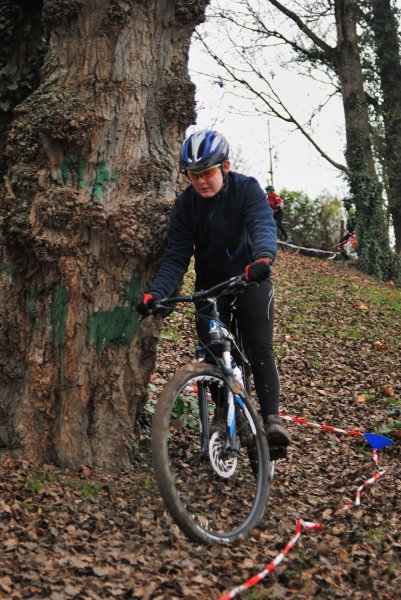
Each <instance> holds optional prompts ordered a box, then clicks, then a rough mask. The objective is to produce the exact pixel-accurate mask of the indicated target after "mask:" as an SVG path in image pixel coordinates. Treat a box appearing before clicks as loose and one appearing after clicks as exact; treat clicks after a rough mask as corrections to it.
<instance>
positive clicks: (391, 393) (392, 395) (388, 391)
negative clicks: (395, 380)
mask: <svg viewBox="0 0 401 600" xmlns="http://www.w3.org/2000/svg"><path fill="white" fill-rule="evenodd" d="M383 392H384V393H385V394H386V396H388V397H389V398H395V393H394V390H393V388H392V387H391V386H389V385H385V386H384V388H383Z"/></svg>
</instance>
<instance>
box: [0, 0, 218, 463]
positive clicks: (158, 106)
mask: <svg viewBox="0 0 401 600" xmlns="http://www.w3.org/2000/svg"><path fill="white" fill-rule="evenodd" d="M207 3H208V0H197V1H195V2H194V1H193V0H175V1H174V2H171V1H169V0H146V1H143V0H137V1H135V2H127V1H126V0H71V1H68V2H67V1H64V0H62V1H61V2H60V1H57V2H56V1H53V0H44V1H43V2H42V1H39V0H35V1H32V2H23V1H22V0H19V1H17V2H9V1H8V2H7V1H6V2H3V3H2V6H1V8H0V16H2V17H6V19H2V20H1V21H0V22H1V23H2V27H3V28H6V29H7V31H8V32H10V31H12V35H9V36H8V37H7V38H6V39H7V47H6V48H5V50H4V53H3V55H1V56H2V60H3V59H5V60H6V64H9V65H10V64H11V65H15V73H16V75H17V77H16V79H17V80H18V75H21V74H22V72H23V69H25V68H27V67H28V68H29V60H30V55H29V53H28V52H26V46H25V48H23V43H22V42H23V41H24V40H26V38H27V33H28V35H30V36H31V37H32V36H36V35H37V34H38V30H37V28H40V33H41V36H40V37H41V39H42V40H43V47H42V51H41V53H40V56H41V59H40V62H41V65H42V69H41V76H40V80H39V79H38V80H37V81H35V78H33V79H32V81H33V83H35V87H34V89H32V90H25V93H24V96H25V100H23V101H22V102H21V98H16V97H15V96H12V94H11V93H10V103H9V104H7V103H5V104H3V109H4V110H5V111H6V118H7V119H8V121H10V119H11V121H10V122H9V123H8V122H7V123H5V122H4V118H3V130H4V128H5V127H6V126H7V138H6V144H5V147H3V155H2V158H3V160H2V165H3V173H4V180H3V181H4V183H3V184H2V185H1V190H0V191H1V209H0V211H1V212H0V224H1V229H0V235H1V237H0V242H1V266H2V268H1V272H0V383H1V385H0V443H1V444H2V445H6V446H8V447H11V448H13V450H14V451H15V452H20V453H23V454H25V455H26V456H28V457H30V458H31V459H34V460H38V461H47V462H49V461H56V462H57V463H59V464H61V465H64V466H68V467H73V468H75V467H77V466H79V465H80V464H82V463H86V464H92V465H97V466H102V467H106V468H113V469H117V468H119V467H122V466H127V465H128V464H129V462H130V460H131V455H130V452H131V450H130V449H131V446H132V432H133V425H134V423H135V420H136V418H137V415H138V411H139V410H140V408H141V405H142V403H143V402H144V398H145V393H146V386H147V383H148V380H149V376H150V373H151V371H152V368H153V366H154V359H155V342H156V337H157V335H158V326H157V324H155V323H153V322H152V320H149V322H147V321H144V322H143V323H142V324H141V323H140V321H139V317H138V315H137V313H136V312H135V310H134V305H135V302H136V299H137V296H138V294H139V292H140V290H143V289H144V288H145V287H146V285H147V284H148V282H149V279H150V278H151V277H152V275H153V273H154V271H155V268H156V263H157V259H158V257H159V254H160V249H161V244H162V240H163V233H164V231H165V228H166V223H167V219H168V213H169V209H170V206H171V204H172V202H173V199H174V196H175V193H176V190H177V185H178V184H177V182H178V169H177V155H178V149H179V140H180V139H181V138H182V136H183V134H184V131H185V128H186V127H187V126H188V125H189V124H190V123H191V122H192V121H193V120H194V117H195V114H194V99H193V96H194V86H193V84H192V83H191V82H190V80H189V77H188V73H187V54H188V48H189V44H190V39H191V35H192V32H193V29H194V27H195V25H196V24H197V23H200V22H201V21H202V19H203V18H204V11H205V8H206V5H207ZM14 8H15V9H16V10H14ZM4 23H6V25H4ZM19 42H21V43H19ZM24 43H25V42H24ZM37 67H38V63H35V65H34V66H32V69H33V72H35V73H36V71H37ZM11 91H12V90H10V92H11ZM6 100H7V98H6ZM3 101H4V98H3ZM18 102H19V103H18ZM13 104H15V106H14V109H13V111H12V112H11V108H12V106H13ZM3 116H4V115H3Z"/></svg>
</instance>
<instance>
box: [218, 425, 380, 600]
mask: <svg viewBox="0 0 401 600" xmlns="http://www.w3.org/2000/svg"><path fill="white" fill-rule="evenodd" d="M280 417H281V418H282V419H285V420H286V421H293V422H294V423H299V424H301V425H309V426H311V427H316V428H318V429H323V430H325V431H333V432H335V433H346V434H348V435H355V436H359V437H365V435H364V434H363V433H361V432H360V431H352V430H347V429H341V428H339V427H332V426H331V425H322V424H320V423H314V422H313V421H307V420H306V419H302V418H299V417H289V416H287V415H283V414H280ZM373 461H374V462H375V463H376V465H377V467H378V469H379V470H378V471H377V472H376V473H375V474H374V475H373V477H371V478H370V479H368V480H367V481H365V483H363V484H362V485H360V486H359V488H358V489H357V491H356V497H355V502H354V503H350V504H347V505H345V506H342V507H340V508H338V509H337V510H336V511H335V513H334V514H335V515H337V514H339V513H340V512H343V511H345V510H349V509H351V508H353V507H354V506H359V505H360V503H361V492H362V490H363V489H364V488H365V487H366V486H368V485H373V483H375V481H377V479H379V478H380V477H382V475H384V474H385V473H387V469H380V467H379V460H378V457H377V450H376V449H373ZM302 529H306V530H309V529H324V525H320V524H319V523H313V522H311V521H304V520H303V519H298V520H297V525H296V529H295V535H294V537H293V538H292V539H291V540H290V541H289V542H288V544H287V545H286V546H285V548H284V549H283V550H282V551H281V552H280V554H278V555H277V556H276V558H275V559H274V560H272V562H271V563H269V565H268V566H267V567H266V568H265V569H264V570H263V571H261V572H260V573H258V574H257V575H254V576H253V577H251V578H250V579H248V581H246V582H245V583H243V584H242V585H240V586H238V587H236V588H234V589H233V590H231V591H230V592H227V593H225V594H223V595H222V596H220V597H219V600H229V599H230V598H234V597H235V596H237V595H238V594H240V593H241V592H243V591H245V590H248V589H249V588H251V587H253V586H254V585H256V584H257V583H259V582H260V581H262V579H264V578H265V577H266V576H267V575H269V574H270V573H271V572H272V571H273V570H274V569H275V568H276V567H277V565H279V564H280V563H281V561H282V560H283V559H284V557H285V555H286V554H287V553H288V552H289V551H290V550H292V548H293V547H294V546H295V544H296V543H297V541H298V539H299V537H300V536H301V533H302Z"/></svg>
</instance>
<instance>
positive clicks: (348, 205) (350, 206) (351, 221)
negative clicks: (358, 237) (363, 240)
mask: <svg viewBox="0 0 401 600" xmlns="http://www.w3.org/2000/svg"><path fill="white" fill-rule="evenodd" d="M343 206H344V208H345V214H346V219H347V221H346V225H345V227H346V230H347V231H346V233H345V234H344V235H343V237H342V238H341V239H340V241H339V242H338V249H339V250H340V252H341V254H342V256H343V257H344V258H345V259H346V260H348V259H349V256H348V254H347V251H346V249H345V244H346V243H347V242H348V240H349V238H350V237H351V236H353V235H355V225H356V208H355V205H354V202H353V199H352V198H350V197H347V198H344V199H343Z"/></svg>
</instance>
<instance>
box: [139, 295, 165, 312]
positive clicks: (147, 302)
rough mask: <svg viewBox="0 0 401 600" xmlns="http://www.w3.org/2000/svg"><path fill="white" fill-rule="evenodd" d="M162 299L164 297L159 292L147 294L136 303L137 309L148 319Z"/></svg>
mask: <svg viewBox="0 0 401 600" xmlns="http://www.w3.org/2000/svg"><path fill="white" fill-rule="evenodd" d="M161 299H162V297H161V295H160V294H159V293H158V292H147V293H146V294H144V295H143V296H142V298H141V299H140V300H139V301H138V302H137V303H136V305H135V308H136V310H137V312H139V314H140V315H143V316H144V317H147V316H148V315H150V313H151V312H152V310H153V309H154V307H155V305H156V304H157V303H158V302H159V301H160V300H161Z"/></svg>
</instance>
